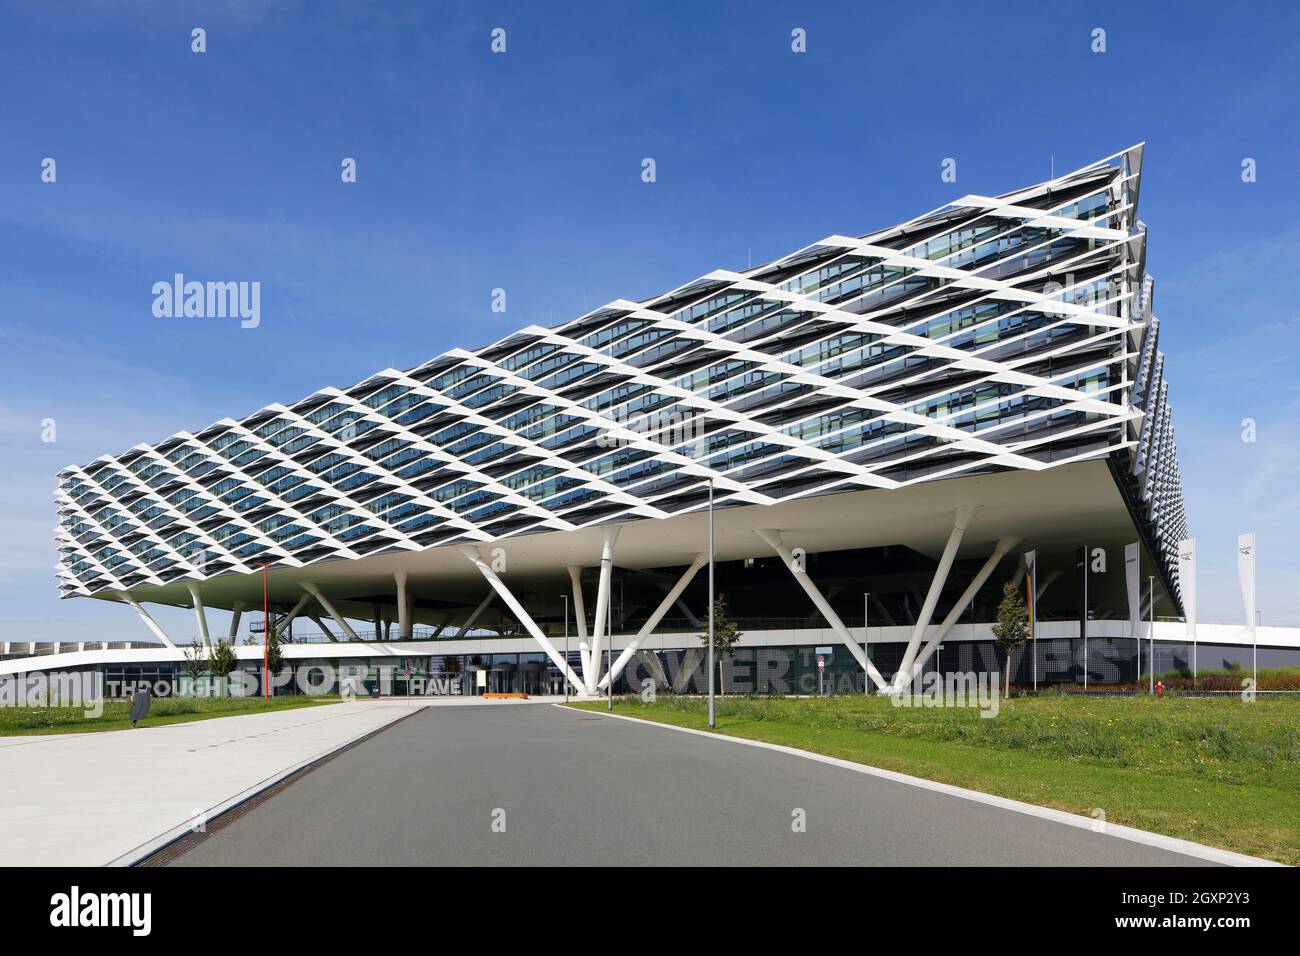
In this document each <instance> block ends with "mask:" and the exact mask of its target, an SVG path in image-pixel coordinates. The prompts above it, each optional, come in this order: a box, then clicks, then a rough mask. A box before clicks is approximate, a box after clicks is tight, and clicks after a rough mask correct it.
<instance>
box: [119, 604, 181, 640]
mask: <svg viewBox="0 0 1300 956" xmlns="http://www.w3.org/2000/svg"><path fill="white" fill-rule="evenodd" d="M118 595H119V596H120V597H121V598H122V600H123V601H125V602H126V603H127V604H129V605H131V607H133V608H135V613H136V614H139V615H140V620H142V621H144V624H145V627H147V628H149V630H151V631H153V636H154V637H156V638H158V640H160V641H162V642H163V643H164V644H166V645H167V646H168V647H172V648H174V647H175V646H176V645H175V644H173V643H172V639H171V638H170V637H168V636H167V632H166V631H164V630H163V629H162V628H161V627H159V626H158V622H157V621H155V620H154V619H153V618H152V617H151V616H150V615H149V612H148V611H146V610H145V609H144V608H143V607H141V606H140V602H139V601H137V600H136V599H135V598H134V597H133V596H132V594H131V592H130V591H119V592H118Z"/></svg>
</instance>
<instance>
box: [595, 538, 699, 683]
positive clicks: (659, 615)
mask: <svg viewBox="0 0 1300 956" xmlns="http://www.w3.org/2000/svg"><path fill="white" fill-rule="evenodd" d="M708 560H709V557H708V555H706V554H697V555H696V556H695V560H694V561H692V562H691V566H690V567H689V568H687V569H686V572H685V573H684V574H683V575H682V576H681V577H680V578H678V579H677V583H676V584H674V585H673V588H672V590H671V591H669V592H668V594H667V596H666V597H665V598H664V599H663V600H662V601H660V602H659V606H658V607H657V608H655V610H654V613H653V614H651V615H650V616H649V617H648V618H646V622H645V623H644V624H642V625H641V630H639V631H637V632H636V637H634V638H632V641H631V643H629V644H628V645H627V647H625V648H623V653H622V654H619V655H618V660H616V661H615V662H614V666H613V667H612V668H610V671H609V673H608V674H606V675H605V676H604V677H602V678H601V679H600V687H608V686H609V682H610V681H611V680H618V675H619V674H621V673H623V668H624V667H626V666H627V662H628V661H630V660H631V659H632V658H633V656H635V654H636V652H637V650H638V648H640V647H641V642H642V641H643V640H645V638H646V635H648V634H650V633H651V632H652V631H653V630H654V629H655V627H656V626H657V625H658V624H659V622H660V621H662V620H663V617H664V615H665V614H667V613H668V609H669V608H670V607H672V606H673V604H674V603H676V601H677V599H678V598H680V597H681V596H682V592H683V591H685V590H686V586H687V585H688V584H690V583H691V579H692V578H694V577H695V574H696V572H697V571H699V570H700V568H702V567H704V565H705V563H706V562H707V561H708Z"/></svg>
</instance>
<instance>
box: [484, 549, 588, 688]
mask: <svg viewBox="0 0 1300 956" xmlns="http://www.w3.org/2000/svg"><path fill="white" fill-rule="evenodd" d="M460 553H461V554H463V555H465V558H466V559H467V560H468V561H469V562H470V564H472V565H474V566H475V567H476V568H478V570H479V573H480V574H481V575H483V577H485V578H486V579H487V583H488V584H489V585H491V587H492V590H494V591H496V593H497V594H498V595H500V597H501V600H502V601H504V602H505V605H506V607H508V608H509V609H510V611H511V613H513V614H514V616H515V617H516V618H518V620H519V623H520V624H522V625H523V626H524V627H525V628H526V629H527V630H528V633H529V634H530V635H531V636H532V638H533V640H534V641H536V642H537V643H538V644H539V645H541V648H542V650H543V651H545V652H546V656H547V657H549V658H550V659H551V663H552V664H554V665H555V666H556V667H557V668H559V671H560V673H561V674H563V675H565V677H567V678H568V679H569V680H571V681H572V682H573V683H574V685H575V686H576V685H577V684H578V675H577V674H575V673H573V670H572V668H570V667H569V662H568V661H566V660H565V659H564V656H563V655H562V654H561V653H560V652H559V651H557V650H556V649H555V645H554V644H552V643H551V642H550V641H549V640H548V639H547V637H546V635H545V634H543V633H542V629H541V628H540V627H538V626H537V623H536V622H535V621H534V620H533V619H532V616H531V615H529V613H528V612H527V611H525V610H524V606H523V605H522V604H520V603H519V602H518V601H517V600H516V599H515V596H514V595H513V594H511V593H510V589H509V588H508V587H506V585H505V582H504V581H502V580H501V579H500V578H499V577H497V575H496V572H495V571H493V570H492V568H491V566H489V565H488V563H487V561H485V560H484V558H483V555H482V553H481V552H480V551H479V550H478V548H473V547H467V548H461V549H460Z"/></svg>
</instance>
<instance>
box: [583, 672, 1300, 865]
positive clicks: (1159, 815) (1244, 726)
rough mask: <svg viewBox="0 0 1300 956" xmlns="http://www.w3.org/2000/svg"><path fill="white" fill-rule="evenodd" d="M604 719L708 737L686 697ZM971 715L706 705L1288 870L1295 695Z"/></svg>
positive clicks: (959, 781) (1299, 743)
mask: <svg viewBox="0 0 1300 956" xmlns="http://www.w3.org/2000/svg"><path fill="white" fill-rule="evenodd" d="M572 706H574V707H578V708H581V709H586V710H596V711H600V710H603V709H604V707H605V705H604V704H603V703H583V704H574V705H572ZM614 712H615V713H617V714H623V715H626V716H629V717H641V718H644V719H647V720H654V721H659V722H662V723H668V724H674V725H677V726H680V727H690V728H693V729H696V730H705V729H707V722H708V714H707V703H706V702H705V701H704V700H703V699H701V698H698V697H678V696H671V697H668V696H665V697H660V698H659V699H658V700H657V701H655V702H652V703H644V702H642V701H641V700H640V699H639V698H635V697H631V698H620V699H619V700H618V701H616V703H615V708H614ZM979 715H980V711H978V710H976V709H974V708H906V707H895V706H893V704H892V702H891V701H890V700H889V699H888V698H882V697H872V698H865V697H837V698H821V699H812V700H808V699H780V698H778V699H767V698H734V697H733V698H725V699H721V698H720V699H719V700H718V705H717V731H718V732H719V733H722V734H727V735H730V736H735V737H745V738H748V739H751V740H763V741H767V742H769V743H775V744H782V745H785V746H788V747H797V748H799V749H801V750H810V751H813V752H815V753H820V754H826V755H828V756H832V757H839V758H842V759H845V760H852V761H855V762H857V763H863V764H869V765H871V766H873V767H881V768H884V769H887V770H894V771H898V772H900V773H907V774H911V775H913V776H917V777H924V778H926V779H928V780H937V781H939V782H942V783H949V784H953V785H955V786H960V787H967V788H970V789H972V790H980V791H983V792H985V793H992V794H997V795H999V796H1004V797H1010V798H1012V799H1016V800H1023V801H1025V802H1026V803H1034V804H1038V805H1040V806H1045V807H1054V808H1056V809H1059V810H1066V811H1068V812H1070V813H1079V814H1083V815H1085V816H1087V815H1089V814H1091V813H1092V811H1093V810H1094V808H1101V810H1102V811H1103V812H1104V813H1105V818H1106V820H1107V821H1109V822H1111V823H1118V824H1124V825H1127V826H1133V827H1140V828H1141V829H1144V830H1151V831H1154V832H1156V833H1164V834H1167V835H1169V836H1174V837H1179V838H1181V839H1185V840H1194V841H1196V842H1198V843H1204V844H1208V845H1210V846H1217V847H1222V848H1224V849H1228V850H1235V851H1237V852H1239V853H1249V854H1252V855H1256V856H1262V857H1265V858H1267V859H1271V860H1277V861H1280V862H1282V863H1289V864H1292V865H1297V864H1300V700H1295V699H1276V700H1267V699H1263V698H1261V699H1259V700H1257V701H1255V702H1254V703H1250V704H1246V703H1243V702H1242V701H1241V700H1239V699H1235V698H1233V699H1209V700H1207V699H1200V698H1172V699H1165V700H1153V699H1151V698H1146V697H1138V698H1119V699H1097V698H1085V699H1078V698H1069V697H1065V696H1063V695H1059V696H1058V695H1043V696H1040V697H1023V698H1013V699H1011V700H1007V701H1002V703H1001V708H1000V711H999V713H998V715H997V716H996V717H993V718H981V717H980V716H979Z"/></svg>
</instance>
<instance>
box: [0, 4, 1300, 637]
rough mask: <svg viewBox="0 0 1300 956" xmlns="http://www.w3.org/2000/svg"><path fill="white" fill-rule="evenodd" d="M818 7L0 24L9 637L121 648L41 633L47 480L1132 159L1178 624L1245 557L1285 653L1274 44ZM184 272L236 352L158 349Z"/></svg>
mask: <svg viewBox="0 0 1300 956" xmlns="http://www.w3.org/2000/svg"><path fill="white" fill-rule="evenodd" d="M372 7H373V8H372ZM808 7H809V5H806V4H796V3H761V2H734V3H729V2H704V3H689V4H687V3H680V4H675V3H667V2H658V3H618V2H609V3H591V4H576V3H574V4H564V3H547V4H538V3H520V4H509V3H469V2H462V3H438V4H431V3H410V4H406V3H396V2H393V3H385V4H382V5H380V4H374V5H367V4H362V3H344V2H329V0H317V2H311V3H307V2H302V3H294V2H256V0H242V2H233V3H227V4H210V5H203V4H187V3H178V2H173V0H166V2H163V0H156V2H140V3H117V2H113V3H109V2H82V3H76V4H73V3H60V2H52V3H46V4H23V5H19V4H16V3H10V4H5V5H4V7H3V9H2V10H0V130H3V136H0V462H2V463H3V468H0V633H3V634H4V636H5V638H7V639H10V640H23V639H30V638H33V637H34V638H37V639H40V638H43V637H47V636H54V637H64V638H74V637H76V638H81V639H89V638H100V637H104V638H112V639H124V638H140V637H143V636H144V635H143V632H142V629H141V628H140V625H139V622H138V621H137V620H136V619H135V616H134V615H133V614H131V612H130V611H129V610H128V609H127V608H125V607H121V608H113V607H111V606H105V605H103V604H101V603H99V602H92V601H85V600H76V601H62V602H60V601H59V600H58V599H57V594H56V588H55V583H54V576H53V570H52V567H53V564H54V561H55V552H54V548H53V544H52V527H53V524H54V521H55V515H54V510H53V505H52V500H51V496H52V493H53V488H54V475H55V473H56V472H57V471H58V469H59V468H61V467H63V466H64V465H67V464H69V463H74V462H75V463H81V462H85V461H87V460H89V459H91V458H93V457H95V456H96V455H98V454H101V453H104V452H117V451H121V450H124V449H126V448H128V447H129V446H131V445H133V444H135V443H137V442H140V441H156V440H158V439H160V438H162V437H164V436H166V435H168V434H171V433H173V432H175V431H178V430H181V429H195V428H197V427H200V426H202V425H204V424H207V423H209V422H211V421H214V420H216V419H217V418H220V417H223V416H226V415H240V414H244V413H246V412H248V411H252V410H253V409H255V408H258V407H260V406H262V405H265V404H267V403H269V402H272V401H292V400H296V399H298V398H300V397H302V396H304V395H306V394H308V393H309V392H311V391H313V390H315V389H316V388H318V387H321V386H325V385H347V384H350V383H352V382H355V381H358V380H360V379H361V378H363V377H365V376H366V375H368V374H370V373H372V372H374V371H376V370H378V369H380V368H384V367H387V366H390V365H396V366H403V367H404V366H410V365H413V364H416V363H417V362H419V361H422V360H424V359H426V358H429V357H432V356H433V355H436V354H438V353H439V352H441V351H444V350H445V349H448V348H452V347H456V346H461V347H475V346H479V345H482V344H485V343H487V342H490V341H492V340H494V339H495V338H498V337H500V336H501V335H503V334H506V333H508V332H510V331H512V330H514V329H515V328H518V327H520V326H522V325H525V324H528V323H542V324H545V323H548V322H551V321H560V320H562V319H565V318H569V317H572V316H574V315H577V314H580V313H582V312H584V311H586V310H588V309H590V308H593V307H595V306H597V305H600V304H602V303H604V302H606V301H608V300H610V299H613V298H616V297H625V298H634V299H635V298H642V297H645V296H648V295H651V294H654V293H657V292H660V291H663V290H665V289H668V288H671V287H674V286H676V285H679V284H681V283H683V282H685V281H687V280H690V279H692V278H694V277H696V276H698V275H700V274H702V273H705V272H707V271H709V270H711V269H713V268H735V267H743V266H745V265H746V264H747V263H748V262H749V261H750V257H752V261H753V262H759V261H763V260H765V259H770V258H773V257H776V256H779V255H782V254H784V253H786V252H789V251H792V250H793V249H796V248H798V247H800V246H803V245H805V244H807V243H809V242H813V241H815V240H817V239H820V238H822V237H823V236H826V235H830V234H832V233H843V234H852V235H857V234H862V233H865V232H868V231H870V230H872V229H874V228H877V227H881V226H885V225H889V224H891V223H893V222H896V221H900V220H903V219H907V218H910V217H912V216H914V215H916V214H918V213H920V212H922V211H925V210H928V209H931V208H934V207H936V206H939V205H942V204H943V203H945V202H946V201H948V200H950V199H953V198H956V197H957V196H959V195H961V194H963V193H967V192H978V193H985V194H987V193H993V192H1001V191H1006V190H1009V189H1012V188H1015V187H1017V186H1021V185H1026V184H1029V183H1032V182H1037V181H1039V180H1042V179H1045V178H1047V177H1048V175H1049V173H1050V171H1051V169H1052V164H1053V163H1054V164H1055V169H1056V171H1057V172H1058V173H1059V172H1062V171H1064V170H1067V169H1072V168H1075V167H1078V166H1082V165H1086V164H1087V163H1089V162H1091V161H1093V160H1095V159H1098V158H1101V157H1102V156H1106V155H1109V154H1111V153H1114V152H1116V151H1118V150H1120V149H1122V148H1123V147H1126V146H1128V145H1130V144H1132V143H1135V142H1138V141H1142V140H1145V141H1146V142H1147V144H1148V147H1147V154H1146V167H1145V170H1144V182H1143V193H1142V199H1141V204H1142V208H1141V214H1142V218H1143V219H1144V220H1145V221H1146V222H1147V224H1148V226H1149V228H1150V240H1149V247H1148V268H1149V270H1150V271H1151V273H1152V274H1153V275H1154V276H1155V277H1156V281H1157V286H1156V311H1157V314H1159V315H1160V316H1161V318H1162V322H1163V325H1162V345H1163V347H1164V349H1165V351H1166V353H1167V355H1168V359H1167V366H1166V370H1167V375H1168V377H1169V379H1170V381H1171V396H1170V397H1171V402H1172V404H1173V406H1174V414H1175V427H1176V431H1177V438H1178V444H1179V452H1180V459H1181V465H1182V474H1183V483H1184V488H1185V491H1186V496H1187V504H1188V511H1189V516H1190V524H1191V527H1192V532H1193V534H1194V535H1195V536H1196V537H1197V539H1198V543H1199V548H1200V551H1201V574H1200V586H1199V593H1200V604H1201V609H1202V611H1201V618H1202V620H1221V621H1236V620H1238V619H1239V618H1240V616H1241V614H1242V612H1241V603H1240V596H1239V594H1238V591H1237V585H1236V572H1235V564H1234V561H1235V557H1234V545H1235V536H1236V534H1237V532H1239V531H1244V530H1255V531H1257V532H1258V534H1259V553H1260V562H1261V566H1260V600H1259V606H1260V608H1261V610H1262V613H1263V619H1264V621H1265V623H1292V624H1300V558H1297V557H1296V552H1297V549H1296V547H1295V544H1294V541H1295V539H1296V537H1297V532H1300V483H1298V482H1297V478H1296V475H1297V472H1300V438H1298V437H1297V435H1296V434H1295V428H1294V424H1295V423H1296V422H1297V421H1300V386H1297V379H1298V378H1300V372H1298V371H1297V369H1300V354H1298V353H1300V306H1298V305H1297V301H1296V295H1295V291H1296V262H1297V259H1298V258H1300V227H1298V226H1297V225H1296V224H1297V222H1300V216H1298V215H1297V213H1298V212H1300V209H1298V208H1297V207H1298V206H1300V184H1298V182H1297V177H1298V176H1300V108H1298V104H1297V91H1300V11H1298V10H1297V9H1296V7H1295V6H1294V5H1293V4H1277V5H1276V6H1270V4H1252V5H1250V6H1249V8H1241V7H1232V6H1229V5H1217V4H1191V3H1188V4H1180V5H1179V6H1178V7H1176V8H1173V7H1169V6H1166V5H1161V4H1156V3H1092V4H1084V3H1079V4H1042V3H1024V4H1020V3H1006V4H1000V3H984V4H978V5H977V4H968V5H947V4H926V3H919V4H894V5H884V4H864V3H819V4H817V5H815V7H814V8H812V9H809V8H808ZM1175 9H1176V10H1177V14H1175V13H1174V12H1173V11H1174V10H1175ZM195 27H203V28H204V29H206V31H207V47H208V49H207V52H206V53H203V54H196V53H193V52H191V49H190V45H191V30H192V29H193V28H195ZM495 27H502V28H504V29H505V30H506V37H507V52H506V53H505V54H501V55H494V54H493V53H491V52H490V50H489V43H490V32H491V30H492V29H493V28H495ZM796 27H802V28H803V29H805V30H806V31H807V38H808V40H807V45H808V52H807V53H805V54H795V53H792V52H791V49H790V34H791V30H793V29H794V28H796ZM1099 27H1100V28H1103V29H1105V31H1106V47H1107V49H1106V52H1105V53H1093V52H1092V50H1091V44H1092V31H1093V30H1094V29H1095V28H1099ZM45 157H53V158H54V159H55V160H56V161H57V164H58V165H57V174H58V179H57V182H56V183H53V184H49V183H43V182H41V178H40V172H41V161H42V160H43V159H44V158H45ZM343 157H354V158H355V159H356V161H357V164H358V181H357V182H356V183H355V184H346V185H345V184H343V183H341V181H340V175H339V172H340V161H341V160H342V158H343ZM644 157H653V158H654V159H655V161H656V165H657V182H655V183H653V184H646V183H643V182H642V181H641V178H640V172H641V161H642V159H643V158H644ZM949 157H951V158H953V159H955V160H956V161H957V173H958V181H957V183H955V184H952V183H944V182H941V181H940V177H939V174H940V164H941V163H942V161H943V160H944V159H945V158H949ZM1246 157H1249V158H1252V159H1254V160H1255V161H1256V163H1257V169H1258V181H1257V182H1254V183H1243V182H1242V181H1241V163H1242V160H1243V159H1244V158H1246ZM176 272H183V273H185V274H186V275H187V276H189V277H191V278H198V279H221V280H257V281H260V282H261V284H262V302H261V311H262V322H261V325H260V326H259V327H258V328H257V329H241V328H240V327H239V324H238V322H237V321H233V320H220V319H159V318H155V317H154V316H153V314H152V312H151V305H152V301H153V297H152V294H151V291H150V290H151V287H152V285H153V283H155V282H157V281H160V280H169V279H170V278H171V276H172V275H173V274H174V273H176ZM497 287H500V288H504V289H505V290H506V291H507V296H508V311H507V312H506V313H505V314H498V313H493V312H492V311H490V308H489V306H490V296H491V290H492V289H494V288H497ZM1247 417H1250V418H1254V419H1255V420H1256V422H1257V423H1258V425H1257V427H1258V441H1257V442H1255V443H1254V444H1244V443H1243V442H1242V441H1241V437H1240V436H1241V421H1242V419H1243V418H1247ZM47 418H52V419H54V420H55V423H56V427H57V440H56V441H55V442H53V443H47V442H42V440H41V431H42V422H43V420H45V419H47ZM160 618H161V620H162V621H163V622H164V625H165V626H166V625H167V624H169V623H170V622H173V621H174V622H176V623H177V626H178V628H180V629H182V633H184V629H188V628H189V627H190V624H191V621H192V618H191V617H190V616H189V614H188V612H174V613H172V614H170V615H169V614H166V613H164V614H162V615H160Z"/></svg>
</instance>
